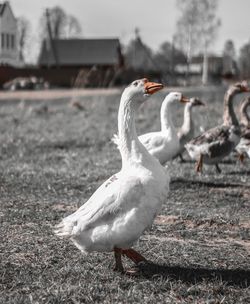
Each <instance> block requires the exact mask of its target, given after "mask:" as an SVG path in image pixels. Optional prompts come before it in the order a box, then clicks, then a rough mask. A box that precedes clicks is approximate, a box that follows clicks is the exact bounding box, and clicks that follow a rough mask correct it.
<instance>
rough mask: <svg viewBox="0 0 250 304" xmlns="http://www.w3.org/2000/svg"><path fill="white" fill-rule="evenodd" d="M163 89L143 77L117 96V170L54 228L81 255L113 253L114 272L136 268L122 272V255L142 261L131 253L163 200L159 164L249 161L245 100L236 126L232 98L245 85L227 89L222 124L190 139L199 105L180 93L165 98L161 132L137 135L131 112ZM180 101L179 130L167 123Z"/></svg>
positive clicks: (165, 181) (165, 187)
mask: <svg viewBox="0 0 250 304" xmlns="http://www.w3.org/2000/svg"><path fill="white" fill-rule="evenodd" d="M162 88H163V85H162V84H159V83H154V82H149V81H148V80H147V79H140V80H135V81H133V82H132V83H131V84H130V85H129V86H128V87H127V88H126V89H125V90H124V91H123V93H122V96H121V100H120V106H119V112H118V135H116V136H114V138H113V141H114V142H115V143H116V145H117V147H118V149H119V151H120V154H121V159H122V166H121V170H120V171H119V172H118V173H116V174H114V175H113V176H111V177H110V178H109V179H108V180H106V181H105V182H104V183H103V184H102V185H101V186H100V187H99V188H98V189H97V190H96V191H95V192H94V193H93V195H92V196H91V197H90V198H89V200H88V201H87V202H86V203H84V204H83V205H82V206H81V207H80V208H79V209H78V210H77V211H75V212H74V213H73V214H71V215H69V216H67V217H66V218H64V219H63V220H62V221H61V223H59V224H58V225H57V226H56V227H55V233H56V234H57V235H58V236H61V237H68V238H70V239H71V240H72V241H73V243H74V244H75V245H76V246H77V247H78V248H79V249H80V250H81V251H82V252H85V253H88V252H93V251H99V252H104V251H105V252H106V251H113V252H114V257H115V268H114V269H115V270H116V271H119V272H121V273H127V274H133V273H135V272H136V271H138V268H134V269H130V270H126V271H125V269H124V267H123V263H122V256H126V257H127V258H129V259H130V260H132V261H133V262H134V263H135V264H136V265H138V264H139V263H140V262H142V261H143V262H145V261H146V259H145V258H144V257H143V256H142V255H141V254H140V253H139V252H137V251H135V250H134V249H132V248H131V247H132V246H133V244H134V243H135V242H136V241H137V240H138V239H139V237H140V236H141V235H142V233H143V232H144V230H145V229H147V228H148V227H150V226H151V225H152V223H153V220H154V218H155V217H156V215H157V214H158V212H159V211H160V209H161V206H162V204H163V203H164V202H166V201H167V195H168V192H169V182H170V177H169V172H168V169H167V168H166V167H164V166H163V165H164V164H165V163H166V162H167V161H169V160H172V159H173V158H175V157H177V156H181V155H182V153H183V151H184V149H186V150H187V151H188V153H189V155H190V157H191V158H192V159H195V160H196V171H197V172H201V171H202V166H203V163H206V164H213V165H215V166H216V169H217V171H218V172H220V168H219V166H218V163H219V162H220V161H221V159H223V158H224V157H225V156H227V155H229V154H230V153H231V152H232V151H233V150H235V149H236V150H237V152H238V153H239V155H240V156H239V158H240V160H241V161H242V160H243V158H244V156H245V155H248V157H250V120H249V117H248V114H247V107H248V106H249V105H250V96H248V97H247V98H245V99H244V100H243V102H242V104H241V107H240V115H241V119H240V123H239V122H238V120H237V117H236V115H235V112H234V109H233V97H234V96H235V95H236V94H240V93H243V92H250V89H249V87H248V86H247V83H246V82H241V83H236V84H234V85H231V86H230V87H229V89H228V90H227V92H226V94H225V98H224V114H223V124H222V125H218V126H216V127H214V128H212V129H210V130H208V131H205V132H203V133H202V134H201V135H199V136H198V137H195V138H194V139H192V138H193V136H194V126H193V121H192V116H191V115H192V114H191V113H192V107H194V106H201V105H203V102H202V101H200V100H199V99H197V98H190V99H188V98H186V97H184V96H183V95H182V94H181V93H178V92H172V93H169V94H168V95H167V96H166V98H165V99H164V101H163V103H162V106H161V111H160V117H161V130H160V131H158V132H151V133H147V134H144V135H141V136H139V137H138V136H137V134H136V127H135V113H136V111H137V110H138V108H139V107H140V105H141V104H143V103H144V102H145V101H146V100H147V99H148V98H149V97H150V96H151V95H152V94H154V93H156V92H157V91H159V90H161V89H162ZM176 102H177V103H178V102H181V103H185V109H184V122H183V125H182V127H181V129H180V130H179V132H177V130H176V129H175V127H174V124H173V121H172V105H173V104H174V103H176Z"/></svg>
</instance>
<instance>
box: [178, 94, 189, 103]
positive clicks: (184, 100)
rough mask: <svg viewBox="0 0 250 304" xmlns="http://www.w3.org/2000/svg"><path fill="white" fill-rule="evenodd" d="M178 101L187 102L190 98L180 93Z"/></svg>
mask: <svg viewBox="0 0 250 304" xmlns="http://www.w3.org/2000/svg"><path fill="white" fill-rule="evenodd" d="M180 102H182V103H187V102H190V99H189V98H187V97H185V96H183V95H182V96H181V99H180Z"/></svg>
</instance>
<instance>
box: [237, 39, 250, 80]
mask: <svg viewBox="0 0 250 304" xmlns="http://www.w3.org/2000/svg"><path fill="white" fill-rule="evenodd" d="M239 65H240V74H241V77H242V78H248V79H249V78H250V41H249V42H248V43H246V44H245V45H243V47H242V48H241V49H240V57H239Z"/></svg>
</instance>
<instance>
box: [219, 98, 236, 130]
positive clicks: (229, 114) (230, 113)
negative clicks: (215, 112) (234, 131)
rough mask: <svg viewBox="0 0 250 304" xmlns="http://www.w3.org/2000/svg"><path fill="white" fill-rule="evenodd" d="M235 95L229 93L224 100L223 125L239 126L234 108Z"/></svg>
mask: <svg viewBox="0 0 250 304" xmlns="http://www.w3.org/2000/svg"><path fill="white" fill-rule="evenodd" d="M234 95H235V94H234V93H230V92H227V93H226V94H225V98H224V112H223V123H224V124H225V125H235V126H238V125H239V122H238V120H237V118H236V115H235V112H234V108H233V97H234Z"/></svg>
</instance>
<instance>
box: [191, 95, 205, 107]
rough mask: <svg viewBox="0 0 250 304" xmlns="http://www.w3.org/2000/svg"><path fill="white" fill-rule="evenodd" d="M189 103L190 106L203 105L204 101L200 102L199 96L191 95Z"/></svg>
mask: <svg viewBox="0 0 250 304" xmlns="http://www.w3.org/2000/svg"><path fill="white" fill-rule="evenodd" d="M189 104H190V105H191V107H196V106H205V103H204V102H202V101H201V100H200V99H199V98H197V97H192V98H190V102H189Z"/></svg>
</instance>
